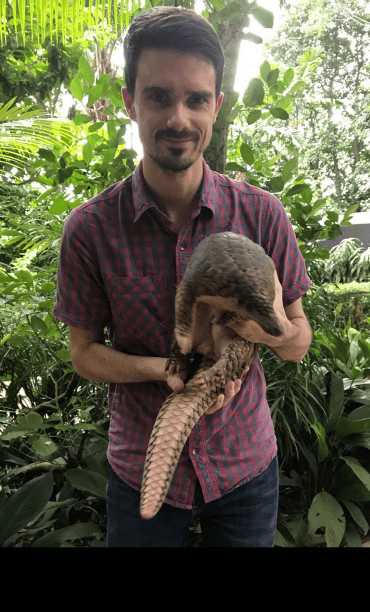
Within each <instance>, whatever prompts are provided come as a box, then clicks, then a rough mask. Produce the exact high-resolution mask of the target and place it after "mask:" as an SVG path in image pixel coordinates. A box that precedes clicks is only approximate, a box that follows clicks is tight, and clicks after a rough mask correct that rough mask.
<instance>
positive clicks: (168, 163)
mask: <svg viewBox="0 0 370 612" xmlns="http://www.w3.org/2000/svg"><path fill="white" fill-rule="evenodd" d="M163 138H172V139H176V138H178V139H179V140H181V139H184V138H188V139H189V138H190V139H192V140H193V141H194V142H195V144H197V143H198V141H199V135H198V134H197V132H181V133H180V134H179V133H177V132H175V130H172V129H171V128H169V129H167V130H159V131H158V132H157V134H156V136H155V140H156V142H157V143H158V141H159V140H161V139H163ZM168 151H169V154H154V153H153V154H150V157H151V158H152V160H153V161H154V162H155V163H156V164H157V165H158V166H159V167H160V168H161V169H162V170H164V171H166V172H171V173H172V172H185V170H188V168H190V167H191V166H192V165H193V164H194V163H195V162H196V160H197V159H198V158H199V156H200V155H201V151H199V150H197V147H195V151H193V154H192V155H186V152H185V151H186V147H180V146H179V147H176V146H168Z"/></svg>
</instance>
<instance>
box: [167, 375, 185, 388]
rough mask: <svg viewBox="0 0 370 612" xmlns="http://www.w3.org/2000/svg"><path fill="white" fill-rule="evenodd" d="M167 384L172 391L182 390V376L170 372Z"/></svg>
mask: <svg viewBox="0 0 370 612" xmlns="http://www.w3.org/2000/svg"><path fill="white" fill-rule="evenodd" d="M185 375H186V373H185ZM185 375H184V378H185ZM167 384H168V386H169V387H171V389H172V391H173V392H174V393H180V391H182V390H183V388H184V381H183V380H182V378H180V374H171V375H170V376H169V377H168V378H167Z"/></svg>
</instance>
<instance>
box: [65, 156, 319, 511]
mask: <svg viewBox="0 0 370 612" xmlns="http://www.w3.org/2000/svg"><path fill="white" fill-rule="evenodd" d="M225 231H232V232H235V233H240V234H244V235H246V236H248V238H250V239H251V240H254V241H255V242H257V243H259V244H261V245H262V246H263V248H264V249H265V251H266V253H267V254H268V255H269V256H270V257H272V259H273V260H274V262H275V265H276V269H277V273H278V276H279V279H280V282H281V284H282V287H283V299H284V306H286V305H288V304H290V303H292V302H294V301H295V300H296V299H298V298H299V297H300V296H301V295H303V294H304V293H306V291H307V290H308V289H309V287H310V286H311V282H310V280H309V278H308V277H307V274H306V270H305V265H304V260H303V258H302V256H301V253H300V251H299V249H298V246H297V242H296V238H295V234H294V231H293V229H292V227H291V224H290V222H289V220H288V218H287V215H286V213H285V210H284V208H283V206H282V205H281V204H280V202H279V201H278V200H277V199H276V198H275V197H274V196H272V195H270V194H268V193H266V192H265V191H262V190H260V189H257V188H256V187H252V186H250V185H248V184H247V183H245V182H236V181H233V180H231V179H229V178H227V177H226V176H223V175H220V174H217V173H216V172H212V171H210V169H209V168H208V166H207V165H206V164H204V177H203V183H202V189H201V192H200V197H199V203H198V206H197V208H196V210H195V211H194V213H193V214H192V216H191V218H190V219H189V221H188V222H187V223H186V224H185V226H184V227H183V228H182V229H181V231H180V233H179V235H178V236H177V235H176V234H175V232H174V231H173V228H172V225H171V223H170V221H169V220H168V218H167V217H166V216H165V215H164V214H163V213H162V212H161V211H160V210H159V209H158V208H157V206H156V204H155V203H154V201H153V200H152V199H151V197H150V195H149V193H148V191H147V190H146V187H145V183H144V180H143V175H142V166H141V164H139V166H138V167H137V168H136V170H135V172H134V174H133V175H132V176H130V177H128V178H127V179H125V180H123V181H121V182H119V183H116V184H115V185H113V186H111V187H110V188H108V189H106V190H105V191H103V192H102V193H101V194H100V195H98V196H96V197H95V198H93V199H91V200H90V201H88V202H86V203H84V204H83V205H81V206H79V207H78V208H76V209H74V210H73V211H72V212H71V214H70V215H69V217H68V218H67V220H66V223H65V227H64V233H63V239H62V245H61V251H60V259H59V267H58V292H57V302H56V305H55V308H54V314H55V315H56V316H57V317H58V318H59V319H60V320H61V321H62V322H64V323H66V324H67V325H72V326H74V327H77V328H79V329H84V330H90V331H98V330H101V329H102V328H104V327H107V329H108V333H109V337H110V340H111V343H112V346H113V347H114V348H115V349H116V350H118V351H123V352H125V353H130V354H132V355H153V356H159V357H167V356H168V355H169V351H170V343H171V338H172V331H173V328H174V299H175V291H176V286H177V285H178V283H179V281H180V280H181V278H182V275H183V273H184V270H185V267H186V264H187V262H188V260H189V257H190V255H191V253H192V252H193V250H194V248H195V247H196V245H197V244H198V243H199V242H200V241H201V240H203V238H205V237H207V236H210V235H211V234H215V233H218V232H225ZM169 393H170V389H169V387H168V386H167V384H166V383H165V382H161V381H158V382H147V383H129V384H110V385H109V391H108V399H109V409H110V414H111V420H110V432H109V448H108V459H109V462H110V464H111V466H112V467H113V469H114V470H115V472H116V473H117V474H118V476H120V477H121V478H122V480H124V481H125V482H126V483H127V484H128V485H130V486H131V487H133V488H135V489H140V485H141V478H142V472H143V467H144V458H145V452H146V448H147V445H148V441H149V437H150V434H151V431H152V427H153V424H154V421H155V418H156V415H157V413H158V411H159V409H160V407H161V405H162V404H163V402H164V400H165V398H166V397H167V396H168V394H169ZM276 453H277V447H276V438H275V434H274V429H273V425H272V421H271V416H270V410H269V406H268V404H267V400H266V386H265V378H264V374H263V370H262V366H261V362H260V360H259V357H258V354H257V353H256V354H255V356H254V360H253V361H252V364H251V367H250V370H249V372H248V373H247V375H246V377H245V380H244V382H243V385H242V388H241V390H240V392H239V393H238V394H237V395H236V396H235V397H234V399H233V400H232V401H231V403H230V404H229V405H228V406H226V407H225V408H222V409H220V410H218V411H217V412H215V413H214V414H211V415H204V416H203V417H202V418H201V419H200V421H199V422H198V423H197V425H196V426H195V427H194V429H193V431H192V432H191V434H190V436H189V439H188V441H187V443H186V445H185V447H184V450H183V452H182V455H181V458H180V461H179V463H178V466H177V468H176V471H175V474H174V477H173V480H172V483H171V487H170V489H169V491H168V495H167V498H166V501H167V502H168V503H170V504H172V505H174V506H177V507H180V508H187V509H190V508H191V505H192V500H193V495H194V488H195V483H196V479H197V478H198V479H199V481H200V484H201V486H202V491H203V495H204V499H205V501H206V502H210V501H212V500H214V499H217V498H218V497H220V496H221V495H223V494H225V493H228V492H230V491H232V490H233V489H235V488H236V487H238V486H239V485H241V484H243V483H245V482H247V481H248V480H250V479H252V478H254V477H256V476H258V475H259V474H261V473H262V472H263V471H264V470H265V469H266V468H267V467H268V465H269V463H270V462H271V460H272V459H273V458H274V457H275V455H276Z"/></svg>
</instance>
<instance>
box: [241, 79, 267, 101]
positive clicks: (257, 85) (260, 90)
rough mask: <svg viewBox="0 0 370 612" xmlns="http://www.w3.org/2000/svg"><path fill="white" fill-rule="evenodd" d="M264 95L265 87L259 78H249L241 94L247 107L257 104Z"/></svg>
mask: <svg viewBox="0 0 370 612" xmlns="http://www.w3.org/2000/svg"><path fill="white" fill-rule="evenodd" d="M264 97H265V89H264V87H263V83H262V81H261V80H260V79H257V78H254V79H251V80H250V81H249V83H248V86H247V89H246V90H245V93H244V96H243V102H244V104H245V106H247V107H253V106H259V105H260V104H262V102H263V99H264Z"/></svg>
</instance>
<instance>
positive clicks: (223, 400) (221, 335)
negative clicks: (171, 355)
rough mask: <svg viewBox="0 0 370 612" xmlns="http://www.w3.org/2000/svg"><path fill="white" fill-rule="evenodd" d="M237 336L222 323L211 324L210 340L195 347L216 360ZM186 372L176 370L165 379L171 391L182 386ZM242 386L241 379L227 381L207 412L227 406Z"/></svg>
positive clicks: (175, 390)
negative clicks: (223, 389)
mask: <svg viewBox="0 0 370 612" xmlns="http://www.w3.org/2000/svg"><path fill="white" fill-rule="evenodd" d="M236 336H237V334H236V332H234V331H233V330H232V329H230V328H228V327H225V326H224V325H216V324H215V323H213V324H212V342H210V341H207V342H204V343H202V345H201V346H198V347H197V350H199V352H202V353H203V352H204V353H205V354H206V356H207V357H210V358H211V359H214V360H215V361H216V362H217V360H218V359H220V358H221V355H222V353H223V351H224V350H225V348H226V347H227V346H228V344H229V343H230V342H231V341H232V340H233V339H235V337H236ZM202 349H203V350H202ZM248 370H249V366H247V367H246V368H245V370H244V372H243V376H244V375H245V374H246V373H247V372H248ZM186 374H187V372H177V373H176V374H172V375H171V376H169V377H168V379H167V384H168V385H169V386H170V387H171V389H172V391H174V392H175V393H179V392H181V391H182V390H183V388H184V380H185V378H186ZM241 386H242V380H241V379H237V380H235V381H229V382H228V383H227V385H226V387H225V393H223V394H221V395H219V396H218V398H217V400H216V401H215V403H214V404H212V406H211V407H210V408H209V410H208V411H207V414H213V412H216V410H219V409H220V408H223V407H224V406H227V404H229V403H230V402H231V400H232V399H233V397H234V396H235V395H236V394H237V393H239V391H240V389H241Z"/></svg>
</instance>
